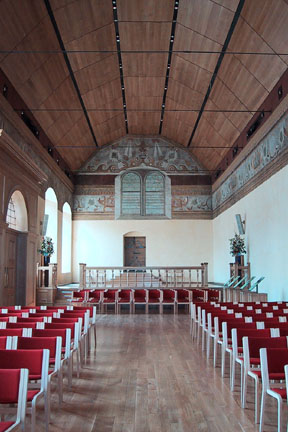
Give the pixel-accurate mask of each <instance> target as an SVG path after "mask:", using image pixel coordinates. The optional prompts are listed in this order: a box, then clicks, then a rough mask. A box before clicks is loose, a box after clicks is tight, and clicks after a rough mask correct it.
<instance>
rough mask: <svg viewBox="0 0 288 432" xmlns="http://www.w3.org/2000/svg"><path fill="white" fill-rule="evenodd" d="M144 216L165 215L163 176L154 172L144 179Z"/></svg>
mask: <svg viewBox="0 0 288 432" xmlns="http://www.w3.org/2000/svg"><path fill="white" fill-rule="evenodd" d="M145 215H147V216H149V215H158V216H164V215H165V184H164V176H163V174H161V173H160V172H157V171H154V172H151V173H149V174H147V175H146V178H145Z"/></svg>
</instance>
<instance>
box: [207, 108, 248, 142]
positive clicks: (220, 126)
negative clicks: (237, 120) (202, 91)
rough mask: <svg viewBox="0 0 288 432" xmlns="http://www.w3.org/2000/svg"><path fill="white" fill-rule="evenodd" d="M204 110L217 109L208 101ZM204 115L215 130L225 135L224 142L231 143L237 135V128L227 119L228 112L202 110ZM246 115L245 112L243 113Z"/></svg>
mask: <svg viewBox="0 0 288 432" xmlns="http://www.w3.org/2000/svg"><path fill="white" fill-rule="evenodd" d="M205 109H206V110H216V111H217V110H218V108H217V106H216V105H215V104H214V103H213V102H212V101H208V102H207V105H206V108H205ZM203 115H204V117H205V118H206V119H207V121H208V122H209V123H210V124H211V126H212V127H214V129H215V130H216V131H218V132H219V133H220V135H222V136H223V137H225V140H226V142H228V143H230V144H232V143H233V142H234V141H235V140H236V138H237V137H238V135H239V130H238V129H237V128H236V127H235V125H234V124H233V123H232V122H231V120H230V119H229V114H228V113H227V114H226V113H223V112H207V111H206V112H204V114H203ZM244 115H246V113H245V114H244Z"/></svg>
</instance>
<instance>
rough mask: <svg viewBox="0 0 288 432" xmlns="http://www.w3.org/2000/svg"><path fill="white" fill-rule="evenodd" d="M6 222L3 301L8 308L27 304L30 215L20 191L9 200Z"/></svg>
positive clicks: (14, 193)
mask: <svg viewBox="0 0 288 432" xmlns="http://www.w3.org/2000/svg"><path fill="white" fill-rule="evenodd" d="M6 222H7V223H8V228H7V230H6V236H5V251H6V253H5V267H4V273H5V277H4V291H3V299H4V302H5V304H6V305H8V306H9V305H14V304H15V303H16V304H25V297H26V263H27V232H28V214H27V208H26V203H25V200H24V197H23V195H22V193H21V192H20V191H19V190H16V191H15V192H13V194H12V195H11V197H10V199H9V203H8V207H7V212H6Z"/></svg>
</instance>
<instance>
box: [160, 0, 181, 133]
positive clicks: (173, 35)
mask: <svg viewBox="0 0 288 432" xmlns="http://www.w3.org/2000/svg"><path fill="white" fill-rule="evenodd" d="M178 8H179V0H174V11H173V18H172V26H171V35H170V42H169V51H168V61H167V68H166V76H165V84H164V93H163V99H162V108H161V117H160V125H159V135H161V132H162V125H163V119H164V112H165V103H166V96H167V91H168V84H169V74H170V67H171V61H172V52H173V43H174V38H175V30H176V22H177V16H178Z"/></svg>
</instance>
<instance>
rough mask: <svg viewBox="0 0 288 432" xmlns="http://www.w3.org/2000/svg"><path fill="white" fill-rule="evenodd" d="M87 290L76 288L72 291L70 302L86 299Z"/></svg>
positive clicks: (81, 301)
mask: <svg viewBox="0 0 288 432" xmlns="http://www.w3.org/2000/svg"><path fill="white" fill-rule="evenodd" d="M88 295H89V290H78V291H73V294H72V298H71V300H70V301H71V302H72V303H83V302H86V301H87V300H88Z"/></svg>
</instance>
